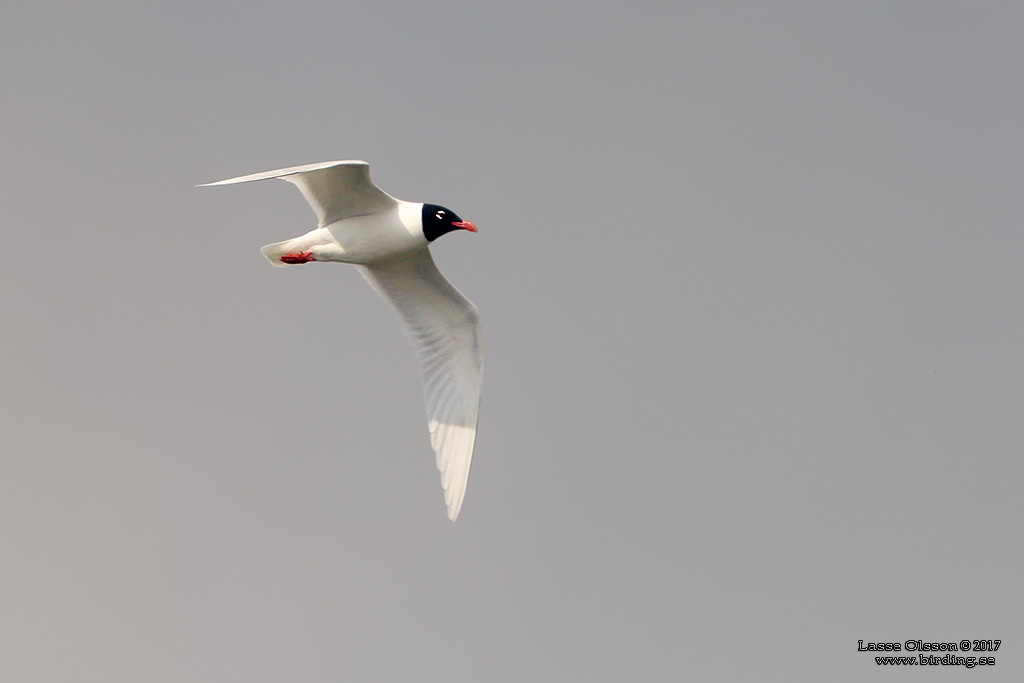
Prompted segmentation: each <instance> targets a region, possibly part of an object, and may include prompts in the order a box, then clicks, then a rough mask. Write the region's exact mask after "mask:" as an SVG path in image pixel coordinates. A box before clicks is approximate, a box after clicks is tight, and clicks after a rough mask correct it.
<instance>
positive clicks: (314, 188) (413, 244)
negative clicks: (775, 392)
mask: <svg viewBox="0 0 1024 683" xmlns="http://www.w3.org/2000/svg"><path fill="white" fill-rule="evenodd" d="M269 178H280V179H282V180H287V181H289V182H291V183H293V184H295V185H296V186H298V188H299V190H300V191H301V192H302V194H303V195H304V196H305V197H306V200H307V201H308V202H309V203H310V205H311V206H312V207H313V210H314V211H315V212H316V214H317V217H318V218H319V226H318V227H317V228H316V229H314V230H311V231H310V232H307V233H306V234H305V235H302V236H300V237H296V238H294V239H290V240H285V241H284V242H277V243H275V244H268V245H267V246H265V247H263V255H264V256H266V257H267V259H268V260H269V261H270V262H271V263H272V264H273V265H275V266H289V265H299V264H303V263H309V262H312V261H336V262H340V263H351V264H354V265H356V267H357V268H358V269H359V271H360V273H362V275H363V277H364V278H366V280H367V282H369V283H370V286H372V287H373V288H374V290H376V291H377V293H378V294H380V295H381V297H382V298H383V299H384V300H385V301H386V302H387V303H388V304H389V305H390V306H391V307H392V309H393V310H394V311H395V313H396V314H397V315H398V317H399V319H400V320H401V322H402V324H403V326H404V327H405V330H406V332H407V333H408V335H409V338H410V340H411V341H412V344H413V348H414V350H415V351H416V356H417V358H418V359H419V362H420V369H421V371H422V375H423V388H424V397H425V400H426V404H427V418H428V426H429V428H430V436H431V445H432V446H433V448H434V451H435V452H436V454H437V466H438V468H439V469H440V470H441V483H442V485H443V486H444V490H445V502H446V503H447V504H448V516H449V517H450V518H451V519H452V520H453V521H454V520H455V518H456V517H458V514H459V510H460V509H461V507H462V501H463V498H464V496H465V493H466V483H467V481H468V478H469V467H470V463H471V462H472V458H473V447H474V444H475V441H476V424H477V413H478V409H479V403H480V387H481V382H482V376H483V354H482V351H481V349H480V318H479V314H478V312H477V309H476V307H475V306H474V305H473V304H472V302H470V301H469V299H467V298H466V297H464V296H463V295H462V294H461V293H460V292H459V291H458V290H457V289H455V287H453V286H452V285H451V284H450V283H449V282H448V281H447V280H446V279H445V278H444V276H443V275H441V273H440V271H438V270H437V266H435V265H434V261H433V259H432V258H431V257H430V251H429V250H428V249H427V247H428V245H429V244H430V243H431V242H432V241H433V240H435V239H437V237H440V236H441V235H443V234H445V233H447V232H450V231H452V230H460V229H461V230H470V231H472V232H476V226H474V225H473V224H472V223H468V222H466V221H463V220H461V219H460V218H459V217H458V215H456V214H455V213H454V212H452V211H450V210H449V209H445V208H444V207H441V206H437V205H435V204H420V203H415V202H405V201H401V200H398V199H395V198H394V197H391V196H390V195H387V194H385V193H384V192H383V191H381V190H380V189H379V188H378V187H377V186H376V185H374V184H373V182H372V181H371V180H370V173H369V165H368V164H367V163H366V162H364V161H331V162H324V163H319V164H309V165H306V166H296V167H293V168H285V169H279V170H277V171H267V172H265V173H256V174H253V175H248V176H242V177H239V178H231V179H229V180H222V181H219V182H216V183H209V185H230V184H234V183H244V182H251V181H255V180H266V179H269Z"/></svg>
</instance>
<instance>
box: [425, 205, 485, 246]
mask: <svg viewBox="0 0 1024 683" xmlns="http://www.w3.org/2000/svg"><path fill="white" fill-rule="evenodd" d="M422 219H423V236H424V237H426V238H427V241H428V242H433V241H434V240H436V239H437V238H438V237H440V236H441V235H443V234H445V233H446V232H451V231H452V230H469V231H470V232H476V226H475V225H473V224H472V223H470V222H469V221H464V220H462V219H461V218H459V216H458V214H456V213H455V212H454V211H452V210H450V209H446V208H444V207H443V206H438V205H437V204H424V205H423V214H422Z"/></svg>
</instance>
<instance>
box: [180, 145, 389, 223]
mask: <svg viewBox="0 0 1024 683" xmlns="http://www.w3.org/2000/svg"><path fill="white" fill-rule="evenodd" d="M269 178H280V179H281V180H287V181H288V182H290V183H294V184H295V185H296V186H297V187H298V188H299V191H301V192H302V195H303V196H304V197H305V198H306V201H307V202H309V205H310V206H312V207H313V211H315V212H316V217H317V218H318V219H319V227H321V228H322V227H324V226H325V225H329V224H331V223H334V222H335V221H340V220H341V219H343V218H352V217H353V216H365V215H367V214H371V213H377V212H378V211H384V210H387V209H390V208H392V207H394V206H395V205H397V204H398V200H397V199H395V198H394V197H392V196H391V195H389V194H387V193H386V192H384V191H383V190H381V189H380V188H379V187H377V186H376V185H374V184H373V181H372V180H370V165H369V164H368V163H366V162H365V161H323V162H320V163H318V164H306V165H305V166H292V167H291V168H279V169H277V170H276V171H265V172H263V173H253V174H252V175H244V176H241V177H238V178H229V179H227V180H219V181H217V182H215V183H206V184H204V185H199V186H198V187H208V186H211V185H234V184H235V183H251V182H253V181H255V180H267V179H269Z"/></svg>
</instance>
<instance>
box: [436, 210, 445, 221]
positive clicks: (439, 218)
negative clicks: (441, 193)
mask: <svg viewBox="0 0 1024 683" xmlns="http://www.w3.org/2000/svg"><path fill="white" fill-rule="evenodd" d="M436 215H437V218H438V220H444V211H438V212H437V214H436Z"/></svg>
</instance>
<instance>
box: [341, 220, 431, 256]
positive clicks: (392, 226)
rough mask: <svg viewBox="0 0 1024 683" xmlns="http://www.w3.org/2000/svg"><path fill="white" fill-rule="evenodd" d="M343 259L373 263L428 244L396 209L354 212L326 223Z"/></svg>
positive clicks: (413, 250)
mask: <svg viewBox="0 0 1024 683" xmlns="http://www.w3.org/2000/svg"><path fill="white" fill-rule="evenodd" d="M324 229H325V230H327V231H328V232H329V233H330V234H331V236H332V237H333V238H334V240H335V241H336V242H337V244H338V247H339V249H340V250H341V252H342V253H343V255H344V261H345V262H346V263H363V264H369V263H376V262H379V261H386V260H388V259H392V258H396V257H400V256H404V255H406V254H411V253H413V252H415V251H419V250H420V249H423V248H424V247H426V246H427V240H426V238H425V237H424V236H423V232H422V230H421V231H420V234H419V235H417V234H415V233H414V232H413V231H411V230H409V229H408V227H407V226H406V225H405V223H404V222H403V221H402V220H401V219H400V217H399V215H398V212H397V211H395V212H389V213H388V214H385V215H383V216H382V215H381V214H374V215H370V216H355V217H353V218H346V219H344V220H340V221H337V222H336V223H331V224H330V225H327V226H325V228H324Z"/></svg>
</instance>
